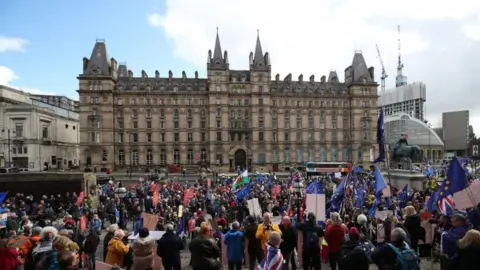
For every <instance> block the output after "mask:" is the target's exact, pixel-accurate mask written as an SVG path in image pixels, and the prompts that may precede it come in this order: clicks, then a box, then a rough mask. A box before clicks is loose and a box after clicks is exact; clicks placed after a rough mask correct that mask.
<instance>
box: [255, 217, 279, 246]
mask: <svg viewBox="0 0 480 270" xmlns="http://www.w3.org/2000/svg"><path fill="white" fill-rule="evenodd" d="M271 217H272V216H271V214H270V213H265V214H263V223H262V224H259V225H258V227H257V232H256V234H255V236H256V237H257V239H259V240H260V243H261V245H262V247H265V244H266V243H267V241H268V236H269V235H270V233H272V232H277V233H280V234H281V233H282V232H281V231H280V228H278V225H277V224H272V220H271Z"/></svg>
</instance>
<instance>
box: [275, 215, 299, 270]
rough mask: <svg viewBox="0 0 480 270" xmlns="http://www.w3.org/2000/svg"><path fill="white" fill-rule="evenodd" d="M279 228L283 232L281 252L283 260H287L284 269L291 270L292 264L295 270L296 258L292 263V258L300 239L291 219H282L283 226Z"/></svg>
mask: <svg viewBox="0 0 480 270" xmlns="http://www.w3.org/2000/svg"><path fill="white" fill-rule="evenodd" d="M279 228H280V231H281V232H282V243H281V244H280V250H281V251H282V256H283V259H284V260H285V264H284V269H285V270H289V269H290V267H289V265H290V264H292V269H295V263H294V260H295V258H293V259H294V260H293V261H292V256H294V251H295V248H296V247H297V241H298V240H297V239H298V237H297V232H296V231H295V228H294V227H293V226H292V222H291V220H290V217H288V216H284V217H283V218H282V224H280V226H279ZM292 262H293V263H292Z"/></svg>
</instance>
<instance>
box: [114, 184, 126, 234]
mask: <svg viewBox="0 0 480 270" xmlns="http://www.w3.org/2000/svg"><path fill="white" fill-rule="evenodd" d="M115 194H117V196H118V198H119V199H120V205H119V207H120V210H119V212H120V215H119V217H118V219H119V221H118V226H119V227H120V228H121V229H123V228H124V224H123V198H125V196H126V195H127V189H126V188H124V187H123V185H122V183H121V182H120V184H119V185H118V187H117V188H116V189H115Z"/></svg>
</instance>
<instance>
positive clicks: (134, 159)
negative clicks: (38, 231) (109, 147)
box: [104, 147, 362, 166]
mask: <svg viewBox="0 0 480 270" xmlns="http://www.w3.org/2000/svg"><path fill="white" fill-rule="evenodd" d="M282 152H283V158H282V159H280V154H279V153H280V151H278V150H273V151H272V161H271V162H272V163H279V162H284V163H290V162H292V160H291V156H292V155H291V154H292V153H291V152H292V150H290V148H288V147H286V148H285V149H284V150H283V151H282ZM295 152H296V160H295V162H297V163H298V162H306V161H315V153H314V149H309V150H308V151H307V152H306V153H307V155H308V156H307V158H306V159H304V151H303V150H302V149H297V150H296V151H295ZM127 154H129V155H130V160H129V162H130V164H127V160H126V152H125V151H124V150H120V151H119V152H118V164H119V165H120V166H123V165H133V166H137V165H140V163H139V161H140V154H139V152H138V151H137V150H133V151H131V152H130V153H127ZM350 154H351V151H350V149H347V148H344V149H342V150H341V157H339V150H338V149H337V148H336V147H331V148H330V151H329V156H328V154H327V150H326V148H325V147H321V148H320V157H319V159H320V161H327V160H328V161H340V160H342V161H348V160H350ZM361 155H362V153H361V151H359V159H361ZM215 158H216V160H217V163H222V162H223V155H222V154H217V155H216V156H215ZM205 160H207V151H206V149H202V150H201V152H200V155H195V154H194V152H193V150H192V149H188V150H187V152H186V162H187V164H194V163H196V162H198V161H205ZM104 161H106V160H104ZM158 162H159V164H160V165H165V164H167V163H171V162H173V163H174V164H181V163H182V159H181V154H180V150H179V149H175V150H173V160H172V161H167V151H166V150H165V149H161V150H160V155H159V159H158ZM256 162H257V163H258V164H264V163H267V160H266V154H264V153H259V154H257V160H256ZM153 163H154V153H153V151H152V150H151V149H148V150H147V152H146V164H147V165H152V164H153Z"/></svg>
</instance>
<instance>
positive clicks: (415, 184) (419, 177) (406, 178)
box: [382, 169, 425, 190]
mask: <svg viewBox="0 0 480 270" xmlns="http://www.w3.org/2000/svg"><path fill="white" fill-rule="evenodd" d="M382 173H383V177H384V179H385V182H387V183H391V184H392V185H393V186H394V187H396V188H402V187H404V186H405V185H407V184H408V188H409V189H415V190H423V182H424V180H425V175H423V173H421V172H417V171H413V170H412V171H411V170H400V169H390V171H384V172H382Z"/></svg>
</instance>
